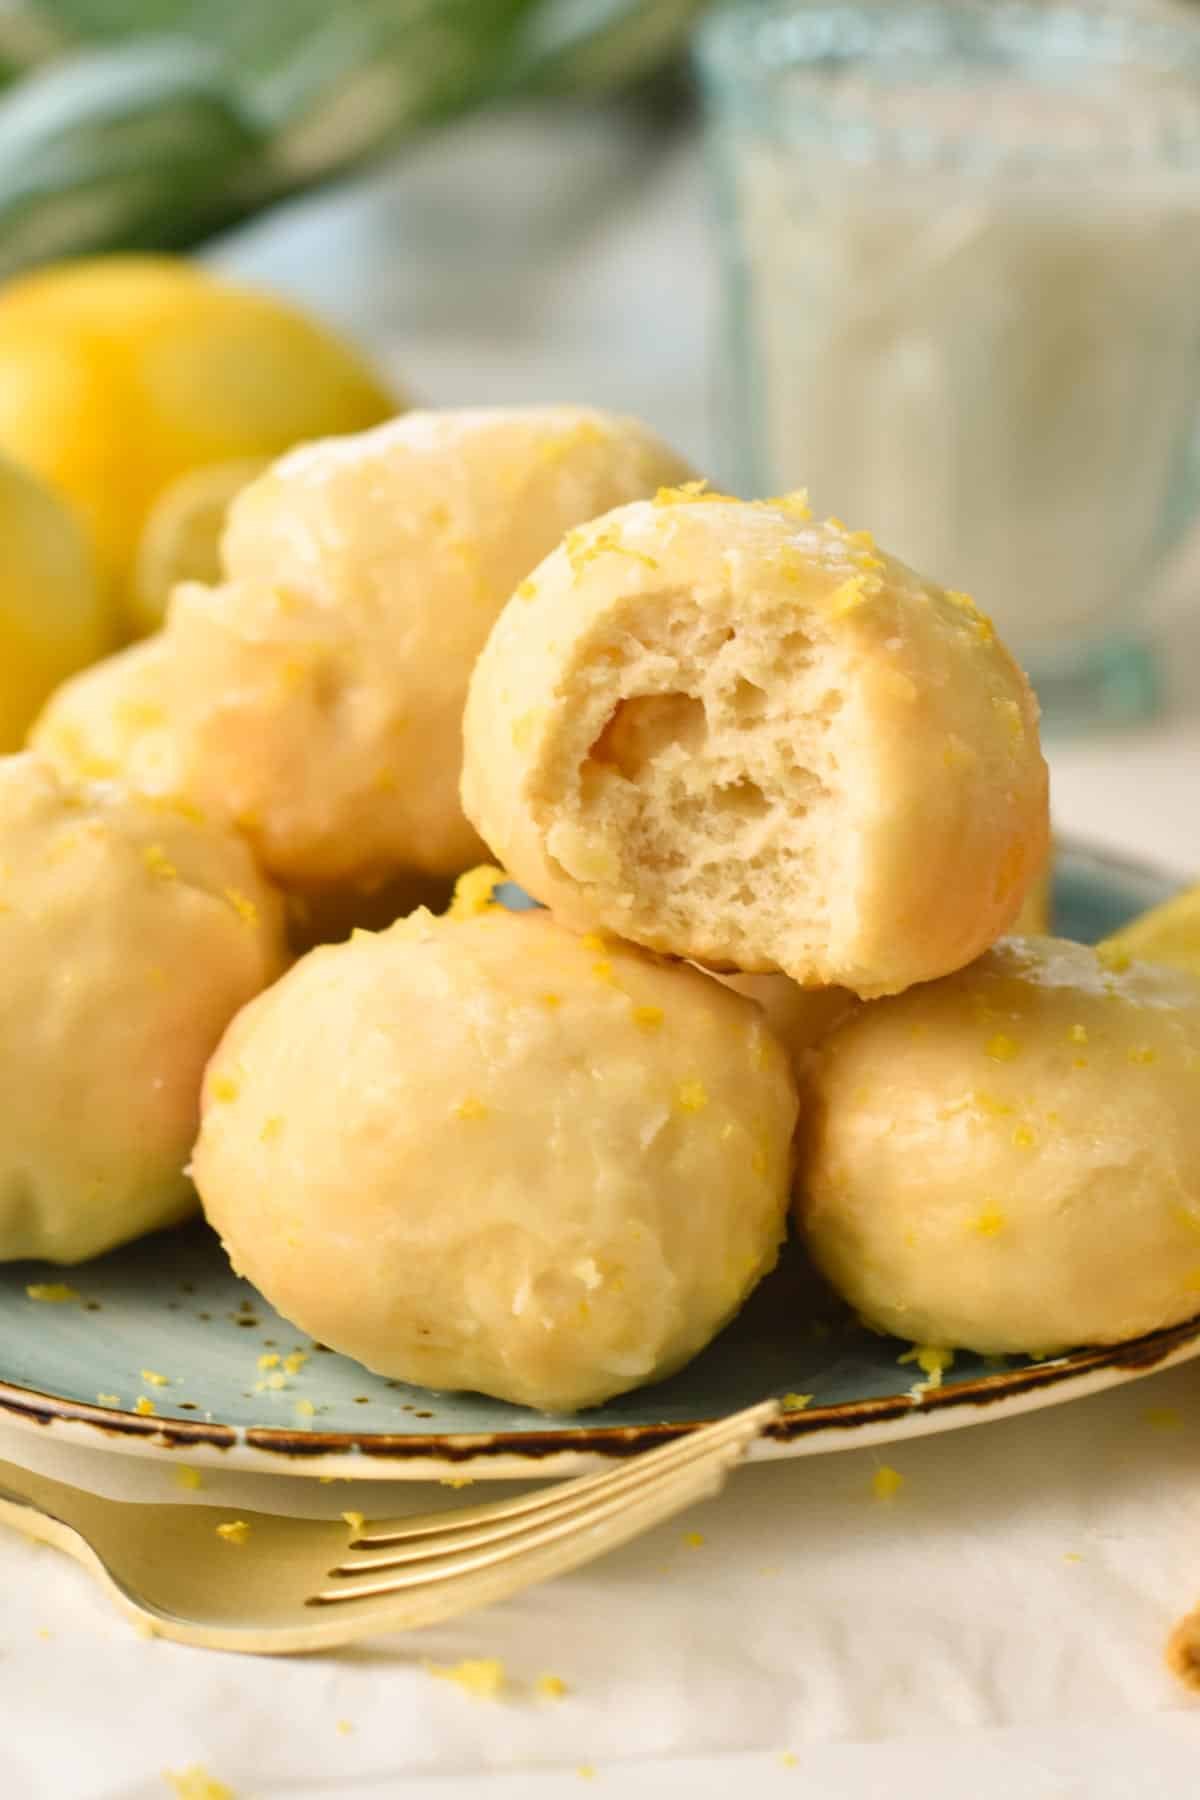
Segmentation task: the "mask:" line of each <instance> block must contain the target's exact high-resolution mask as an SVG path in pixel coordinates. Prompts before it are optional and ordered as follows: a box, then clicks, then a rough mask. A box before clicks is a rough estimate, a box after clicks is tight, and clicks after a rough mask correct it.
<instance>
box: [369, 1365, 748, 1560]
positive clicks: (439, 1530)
mask: <svg viewBox="0 0 1200 1800" xmlns="http://www.w3.org/2000/svg"><path fill="white" fill-rule="evenodd" d="M778 1415H779V1406H778V1403H777V1402H776V1401H774V1400H763V1401H759V1402H758V1404H757V1405H755V1406H748V1407H746V1408H745V1409H744V1410H743V1411H742V1412H738V1413H733V1414H731V1415H730V1417H729V1418H726V1419H718V1420H717V1422H716V1423H715V1424H714V1425H705V1426H702V1427H701V1429H700V1430H699V1431H691V1432H688V1433H687V1435H686V1436H684V1437H680V1438H674V1439H672V1440H671V1442H670V1443H668V1444H662V1445H660V1446H659V1448H658V1449H656V1450H647V1451H645V1452H643V1453H642V1454H641V1455H640V1456H637V1457H635V1458H634V1459H633V1460H632V1461H631V1462H627V1463H622V1464H620V1465H619V1466H618V1467H617V1468H615V1469H601V1470H600V1471H599V1472H598V1473H597V1474H595V1475H581V1476H579V1477H578V1478H577V1479H576V1480H574V1481H568V1482H555V1483H554V1484H552V1485H549V1486H547V1487H543V1488H538V1489H537V1490H536V1491H535V1492H534V1493H531V1494H520V1495H518V1496H517V1498H516V1499H515V1500H494V1501H489V1502H486V1503H484V1504H481V1505H479V1506H464V1507H456V1508H455V1509H454V1510H453V1511H452V1512H440V1513H414V1514H413V1516H412V1517H411V1518H406V1519H400V1520H397V1521H396V1523H395V1525H394V1526H393V1525H391V1524H390V1523H389V1525H388V1526H387V1527H386V1528H382V1529H368V1530H366V1531H363V1532H360V1534H359V1535H358V1536H357V1537H356V1538H353V1539H352V1540H351V1542H350V1543H349V1545H348V1546H347V1548H348V1549H351V1550H384V1549H389V1548H391V1547H392V1546H393V1545H396V1546H399V1545H408V1544H410V1543H412V1542H413V1540H414V1539H417V1538H432V1537H443V1538H453V1537H456V1536H457V1535H458V1533H459V1532H464V1531H466V1530H468V1529H469V1528H471V1527H473V1526H476V1525H490V1524H492V1523H493V1522H494V1521H495V1522H499V1521H500V1520H503V1519H519V1518H522V1517H524V1516H525V1515H528V1514H533V1513H537V1514H545V1513H547V1512H550V1511H555V1510H558V1509H559V1508H560V1507H561V1506H563V1505H564V1504H567V1503H568V1499H567V1497H568V1496H569V1497H570V1500H569V1503H571V1504H574V1502H575V1500H576V1499H578V1498H580V1497H582V1496H584V1495H586V1494H589V1493H592V1492H594V1491H595V1489H597V1488H606V1489H607V1488H614V1489H615V1488H617V1487H623V1486H628V1485H630V1484H632V1483H636V1482H639V1481H641V1480H642V1478H643V1473H644V1471H645V1470H646V1469H647V1467H654V1466H657V1467H659V1468H665V1467H667V1466H668V1465H669V1464H673V1463H677V1462H678V1463H685V1462H690V1461H691V1460H692V1458H693V1457H695V1456H697V1455H703V1453H704V1451H705V1450H706V1449H707V1448H708V1447H709V1446H710V1445H716V1444H718V1443H720V1442H722V1441H723V1439H725V1438H726V1437H740V1436H741V1435H742V1433H743V1432H744V1431H745V1430H746V1428H747V1427H748V1426H751V1427H754V1428H755V1429H756V1430H759V1431H761V1430H763V1429H765V1428H766V1426H767V1425H769V1424H770V1423H771V1421H772V1420H773V1419H775V1418H777V1417H778Z"/></svg>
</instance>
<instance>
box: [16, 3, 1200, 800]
mask: <svg viewBox="0 0 1200 1800" xmlns="http://www.w3.org/2000/svg"><path fill="white" fill-rule="evenodd" d="M129 252H137V253H139V255H140V256H142V257H143V258H144V257H145V256H146V253H151V254H152V256H153V257H157V255H158V253H162V252H166V253H169V254H170V255H172V256H174V257H180V258H183V259H185V260H184V261H183V262H182V263H181V264H179V265H178V266H177V265H176V264H175V263H167V262H163V261H160V260H139V261H135V262H129V261H120V262H110V261H109V260H108V258H109V257H110V256H111V255H112V254H113V253H129ZM98 258H99V259H101V260H96V259H98ZM79 259H85V260H83V261H82V263H80V261H79ZM213 276H216V277H220V278H221V284H220V285H218V284H215V283H214V282H213V281H212V280H211V277H213ZM227 282H233V283H235V284H237V285H238V287H241V286H242V285H245V286H249V287H251V288H253V289H255V290H258V291H259V293H260V294H262V295H264V296H267V298H266V299H264V300H262V301H261V302H256V301H255V300H254V299H253V298H252V297H250V296H246V295H243V294H239V293H238V292H237V291H234V290H230V289H229V288H228V287H227V286H226V285H225V283H227ZM271 297H274V298H271ZM279 302H284V303H286V305H283V306H281V305H280V304H279ZM292 309H299V313H297V312H296V311H294V310H292ZM551 400H555V401H558V400H561V401H581V402H593V403H597V404H600V405H603V406H608V407H613V408H618V409H621V410H625V411H630V412H635V413H638V414H640V415H642V416H643V417H645V418H646V419H647V420H649V421H650V422H651V423H652V424H653V425H655V426H656V427H657V428H658V429H659V430H660V431H662V432H663V433H664V434H665V435H666V436H668V437H669V438H671V439H672V440H673V441H674V442H675V443H676V444H677V446H678V447H679V448H680V449H681V450H683V451H685V452H686V453H687V454H689V455H690V456H691V457H692V458H693V459H694V460H695V461H696V463H697V464H698V466H700V467H701V468H703V469H705V470H707V471H709V472H710V473H711V475H712V478H713V480H714V483H715V484H716V485H718V486H721V487H726V488H731V489H735V490H736V491H740V492H743V493H746V494H753V493H757V494H763V493H770V492H775V491H779V490H782V489H787V488H791V487H795V486H800V485H804V486H807V487H809V489H810V490H811V493H812V498H813V502H814V505H815V507H816V509H817V511H818V512H819V513H833V514H836V515H839V516H841V517H843V518H845V519H846V521H847V523H849V524H850V525H852V526H869V527H870V528H872V529H873V530H875V531H876V532H877V534H878V536H879V538H880V540H881V541H882V542H883V543H884V544H886V545H887V546H888V547H889V548H893V549H895V550H896V551H897V552H898V553H900V554H901V555H905V556H907V557H908V558H909V559H910V560H912V561H914V562H915V563H917V564H918V565H919V566H921V567H923V568H925V569H926V570H927V571H928V572H929V573H932V574H934V575H935V576H937V577H938V578H939V579H941V580H943V581H944V582H946V583H947V584H948V585H953V586H956V587H960V588H963V589H967V590H969V591H970V592H971V593H972V594H974V596H975V597H976V599H977V600H978V601H979V603H980V604H981V605H982V606H983V607H985V609H987V610H989V611H991V612H993V613H994V614H995V616H996V619H997V623H998V625H999V626H1000V628H1001V629H1002V631H1003V632H1004V633H1005V635H1006V636H1007V637H1008V638H1009V640H1010V642H1011V643H1012V644H1013V646H1014V648H1015V649H1016V651H1017V652H1018V654H1019V655H1020V656H1021V657H1022V659H1023V660H1024V661H1025V662H1026V663H1027V664H1028V665H1029V666H1030V667H1031V671H1032V673H1033V675H1034V677H1035V680H1036V682H1037V684H1038V686H1039V690H1040V692H1041V694H1042V698H1043V703H1044V705H1045V707H1046V711H1047V714H1048V721H1049V724H1050V727H1051V730H1052V732H1057V733H1060V734H1066V740H1067V741H1068V742H1073V741H1079V742H1084V741H1086V740H1087V739H1088V736H1089V734H1091V735H1092V736H1094V735H1095V734H1096V733H1098V732H1099V733H1101V734H1103V733H1104V732H1106V731H1111V729H1112V728H1114V727H1117V726H1124V727H1125V728H1126V730H1127V732H1128V733H1129V736H1128V742H1129V743H1130V745H1131V751H1130V755H1131V758H1132V761H1131V764H1130V766H1131V767H1136V766H1137V765H1136V754H1137V744H1138V742H1139V741H1140V740H1139V739H1138V737H1137V731H1138V729H1140V730H1141V731H1142V732H1143V734H1144V733H1145V732H1147V731H1150V732H1153V730H1154V729H1156V728H1157V727H1156V722H1158V725H1161V722H1162V721H1163V720H1165V719H1167V718H1174V719H1176V720H1178V719H1179V718H1180V717H1181V716H1182V717H1184V718H1185V719H1186V718H1190V716H1191V713H1192V711H1193V710H1194V708H1195V707H1196V705H1197V703H1200V640H1198V639H1197V636H1196V634H1195V632H1194V631H1193V629H1192V626H1191V623H1190V621H1191V620H1192V619H1193V618H1194V617H1195V616H1196V614H1197V613H1200V607H1197V605H1196V602H1197V599H1198V598H1200V538H1198V534H1197V530H1196V521H1197V518H1200V4H1198V3H1197V0H1093V3H1089V0H1081V3H1079V4H1075V5H1071V6H1066V5H1060V4H1056V3H1054V0H1044V3H1039V0H1030V3H1029V4H1008V3H1007V0H940V3H928V4H923V3H920V0H860V3H857V4H855V3H844V4H822V3H818V0H742V3H741V4H737V3H736V0H734V3H731V4H725V5H718V6H708V5H705V4H704V3H703V0H339V3H338V4H337V5H335V6H331V5H328V4H322V3H319V0H287V3H286V4H282V3H281V0H22V3H15V0H0V453H3V454H4V455H5V456H6V457H7V458H8V464H6V466H5V469H4V471H3V472H2V473H3V479H0V531H3V532H4V533H5V534H6V535H7V538H8V542H9V544H10V545H14V544H16V543H17V542H18V539H19V538H20V539H21V541H22V542H24V541H25V539H26V538H29V537H30V535H31V533H32V532H33V528H32V527H31V526H29V525H28V520H29V519H30V518H31V517H33V516H34V514H35V513H37V512H38V508H39V507H43V508H44V506H45V505H46V504H47V500H46V496H47V495H48V496H50V499H51V501H54V500H57V501H60V502H62V503H63V506H64V507H65V510H66V512H67V513H68V514H69V515H70V519H71V520H72V521H73V526H75V527H78V530H79V532H80V533H81V534H82V539H83V553H84V554H85V555H86V556H88V557H90V558H91V559H92V560H93V562H94V564H95V566H96V569H97V584H98V585H97V591H98V593H99V595H100V598H99V599H96V600H94V602H93V604H92V605H91V608H90V611H89V609H88V608H86V607H83V606H82V604H81V603H79V602H78V600H77V598H76V599H72V598H71V593H72V592H73V591H74V590H73V589H72V585H71V584H72V583H73V582H74V583H75V587H76V588H77V587H78V581H79V577H78V570H77V569H76V568H75V565H74V564H71V567H68V564H69V563H70V557H71V555H74V556H76V557H77V556H78V554H79V546H78V544H76V545H75V548H74V549H73V550H72V551H71V552H70V555H69V554H68V550H67V548H66V547H65V540H64V541H63V542H60V543H59V544H58V546H57V548H56V549H54V550H53V553H52V552H51V551H50V550H49V549H46V548H45V547H43V550H42V551H40V552H38V553H37V555H35V554H34V552H33V551H28V555H27V560H29V559H32V560H31V562H30V566H31V567H33V566H34V565H36V573H35V575H31V576H30V577H29V579H28V580H24V581H23V585H22V580H18V575H17V573H16V572H15V571H16V563H15V561H14V558H13V556H12V555H10V557H9V558H8V560H9V562H10V565H11V566H10V571H9V575H8V576H7V577H5V576H4V574H3V571H2V569H0V634H3V633H4V632H7V639H6V640H5V639H4V638H3V636H2V635H0V645H2V654H3V655H4V658H5V660H6V661H7V663H8V667H9V675H8V677H7V678H5V677H4V676H3V675H0V738H3V737H4V735H5V734H7V739H8V742H9V743H10V744H11V742H12V741H14V740H15V741H19V738H20V733H21V732H22V731H23V729H24V726H25V724H26V723H27V722H28V716H27V715H29V714H30V713H31V711H32V704H31V703H30V700H29V695H30V693H31V692H32V688H33V687H35V686H36V685H37V683H38V682H39V681H44V682H45V681H49V679H50V676H51V674H52V675H53V678H54V679H55V680H57V679H59V678H60V677H61V675H62V674H63V673H65V672H67V669H68V667H69V666H70V665H71V664H72V662H74V663H78V662H79V661H80V660H86V659H87V656H89V655H92V654H98V653H99V646H100V645H101V641H102V640H103V647H108V646H109V645H110V644H111V642H113V641H116V640H119V639H122V638H128V637H130V636H134V635H138V634H140V633H142V632H145V631H147V630H149V629H152V628H153V626H154V624H155V623H156V621H157V619H158V618H159V617H160V616H161V611H162V607H163V605H164V604H165V597H166V594H167V592H168V591H169V588H170V585H171V583H172V582H173V581H174V580H175V579H177V578H178V577H179V576H181V575H187V574H199V575H204V574H206V573H210V572H211V571H212V569H213V568H214V567H215V561H214V559H215V543H216V536H217V532H218V530H219V522H220V518H221V515H222V513H223V509H224V507H225V505H226V504H227V502H228V499H229V498H230V496H231V494H232V493H233V492H236V490H237V487H238V486H240V485H241V484H242V483H243V482H244V481H245V480H247V479H249V478H250V477H251V476H252V475H253V474H254V473H255V472H256V471H257V470H258V469H259V468H261V466H262V465H263V461H264V459H265V458H267V457H269V456H272V455H274V454H276V453H278V451H279V450H281V449H283V448H286V447H287V445H288V444H289V443H291V442H295V441H299V440H302V439H303V438H305V437H312V436H317V435H323V434H326V433H328V432H335V431H346V430H355V429H359V428H361V427H363V426H365V425H368V424H371V423H373V422H375V420H376V419H379V418H382V417H386V416H387V415H388V413H389V412H391V411H393V410H396V408H397V407H398V406H399V405H400V404H401V403H404V402H408V403H412V402H414V401H415V402H416V403H419V404H429V405H462V404H480V405H487V404H503V403H522V402H538V401H551ZM29 476H33V477H35V478H36V480H37V484H38V485H37V490H36V493H35V492H34V490H33V488H31V486H30V484H29V482H28V479H27V478H28V477H29ZM38 516H39V517H42V518H43V525H45V519H46V518H48V515H44V516H43V514H38ZM39 529H41V528H39ZM48 530H49V528H48V527H46V528H45V529H42V538H43V539H44V538H46V536H47V532H48ZM22 534H24V537H22ZM35 535H36V534H35ZM38 555H40V557H41V560H40V562H39V561H38ZM55 559H57V560H55ZM51 564H53V568H51ZM72 570H74V573H72ZM8 589H11V590H12V592H11V593H7V592H6V590H8ZM18 590H19V592H18ZM51 591H54V592H58V593H59V594H60V595H61V600H60V603H59V604H58V612H57V613H55V615H54V616H55V618H56V619H58V620H59V621H60V623H61V622H62V621H66V623H61V631H60V630H59V626H58V625H55V631H56V632H58V633H59V636H60V637H63V638H64V639H65V643H59V644H58V645H57V647H56V648H53V649H48V648H47V645H48V642H49V639H50V637H51V636H52V635H54V634H53V633H52V632H51V629H50V624H49V623H48V621H49V619H50V615H51V613H52V612H54V608H53V606H52V605H51V603H50V602H49V601H48V600H47V595H48V594H49V593H51ZM35 593H36V598H31V596H33V595H35ZM31 608H32V609H33V610H35V611H38V612H39V620H38V621H35V624H34V625H30V623H29V620H28V617H27V616H26V615H28V614H29V612H30V610H31ZM85 614H86V617H85V616H84V615H85ZM22 621H24V623H22ZM39 634H40V635H39ZM72 634H73V635H72ZM1164 641H1166V642H1168V643H1169V645H1170V650H1169V654H1164V653H1163V651H1162V649H1161V647H1159V648H1157V649H1156V645H1158V646H1161V644H1162V643H1163V642H1164ZM22 659H24V661H23V662H22ZM39 659H40V660H39ZM18 666H20V667H21V668H22V669H24V671H25V672H24V673H23V674H22V675H21V676H20V680H21V682H23V683H24V686H23V688H22V691H21V694H20V695H19V696H17V697H16V698H14V697H13V695H12V694H11V693H10V694H9V695H8V698H7V700H6V698H5V693H4V689H5V682H6V679H7V686H8V688H9V689H10V690H11V689H13V688H14V687H15V686H16V685H17V681H18V677H17V671H18ZM33 704H36V702H34V703H33ZM6 708H7V710H6ZM1189 729H1190V728H1189ZM1187 741H1188V743H1192V741H1193V740H1192V739H1188V740H1187ZM1195 747H1200V732H1198V733H1197V734H1196V736H1195ZM1079 766H1080V767H1083V766H1085V765H1083V764H1080V765H1079ZM1187 766H1188V767H1191V766H1192V765H1190V764H1189V765H1187ZM1071 767H1072V764H1071V762H1070V752H1068V753H1067V755H1066V758H1065V761H1064V768H1065V769H1066V770H1067V778H1068V780H1069V779H1070V769H1071Z"/></svg>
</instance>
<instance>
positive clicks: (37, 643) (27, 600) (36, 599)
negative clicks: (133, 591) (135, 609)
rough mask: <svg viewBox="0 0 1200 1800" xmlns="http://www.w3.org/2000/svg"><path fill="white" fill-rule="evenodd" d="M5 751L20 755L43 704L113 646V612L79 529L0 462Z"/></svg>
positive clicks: (46, 495) (0, 698) (0, 739)
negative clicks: (110, 617) (26, 734)
mask: <svg viewBox="0 0 1200 1800" xmlns="http://www.w3.org/2000/svg"><path fill="white" fill-rule="evenodd" d="M0 544H3V546H4V554H3V556H2V557H0V752H6V751H9V750H16V749H19V748H20V746H21V744H22V743H23V741H24V738H25V732H26V728H27V727H28V726H29V724H30V723H31V721H32V720H33V717H34V715H35V714H36V713H37V712H38V710H39V709H40V707H41V705H42V702H43V701H44V700H45V699H46V697H47V696H48V695H49V694H50V692H51V691H52V690H53V689H54V688H56V687H57V686H58V684H59V682H60V681H65V680H66V678H67V676H68V675H73V674H75V672H76V670H78V669H82V668H83V667H84V666H85V665H86V664H87V663H90V662H92V661H94V660H95V658H96V657H98V656H102V655H103V654H104V652H105V650H107V649H108V648H109V647H110V640H111V632H110V627H109V614H108V607H107V605H106V603H105V601H104V597H103V594H102V592H101V588H100V583H99V582H98V581H97V579H96V573H95V569H94V567H93V561H92V555H91V551H90V549H89V547H88V544H87V540H86V539H85V537H84V534H83V532H82V530H81V529H80V527H79V525H78V523H77V522H76V520H75V519H74V517H73V516H72V514H71V513H70V511H69V510H68V509H67V507H66V506H64V505H63V503H62V501H61V500H59V499H57V498H56V497H55V495H54V494H52V493H51V492H50V491H49V489H47V488H46V487H44V486H43V485H42V483H41V482H40V481H38V480H37V479H36V478H35V477H34V476H32V475H29V474H27V473H26V471H25V470H23V469H19V468H18V467H17V466H16V465H15V464H14V463H11V462H9V461H8V460H7V459H6V458H3V457H0Z"/></svg>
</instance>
